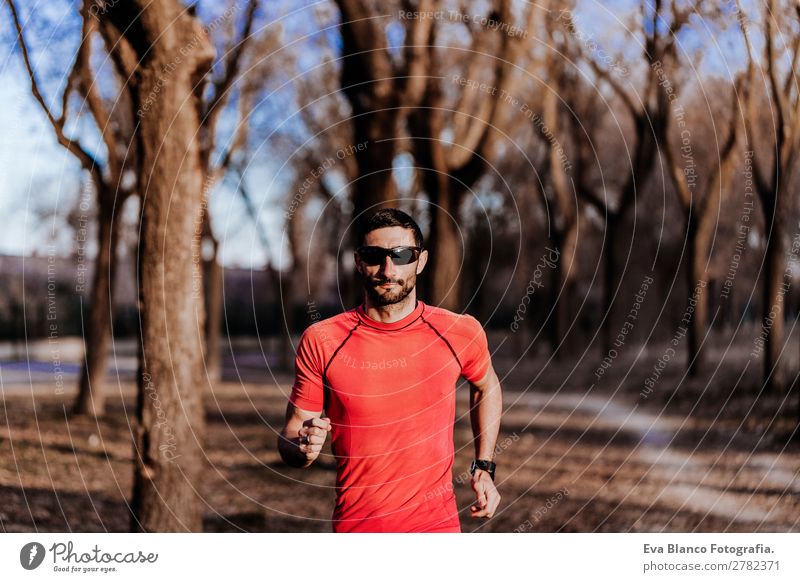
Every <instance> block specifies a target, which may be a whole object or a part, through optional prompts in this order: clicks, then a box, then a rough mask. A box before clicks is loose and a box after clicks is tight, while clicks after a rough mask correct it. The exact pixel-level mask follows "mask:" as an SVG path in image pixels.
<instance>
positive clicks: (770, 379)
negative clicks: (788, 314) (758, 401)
mask: <svg viewBox="0 0 800 582" xmlns="http://www.w3.org/2000/svg"><path fill="white" fill-rule="evenodd" d="M765 214H766V216H770V214H769V213H765ZM783 246H784V245H783V233H782V232H781V228H780V227H779V217H778V216H774V220H773V228H772V231H771V232H770V233H769V236H768V237H767V248H766V251H765V256H764V280H763V297H762V314H763V317H764V321H763V327H762V328H761V332H760V333H761V334H762V335H761V337H762V338H763V340H764V346H763V350H764V369H763V385H764V389H765V391H766V392H773V393H774V392H777V391H780V390H781V389H782V388H783V372H782V369H781V366H780V360H779V358H780V353H781V349H782V343H783V327H784V326H783V318H784V314H783V305H784V292H785V290H784V288H783V285H784V268H785V264H784V256H783ZM773 368H774V369H773Z"/></svg>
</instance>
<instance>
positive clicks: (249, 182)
mask: <svg viewBox="0 0 800 582" xmlns="http://www.w3.org/2000/svg"><path fill="white" fill-rule="evenodd" d="M0 37H2V40H3V42H2V45H0V46H1V47H2V49H1V50H2V52H0V63H1V64H0V81H1V82H0V136H2V139H1V140H0V216H2V217H3V218H4V221H3V228H2V229H0V289H2V293H0V388H2V401H3V407H2V413H1V414H0V496H2V499H3V503H2V505H0V529H2V531H130V530H133V531H281V532H282V531H330V522H329V518H330V513H331V511H332V508H333V499H334V488H333V486H334V479H335V464H334V462H333V459H332V458H331V456H330V449H329V448H327V447H326V449H325V451H324V453H325V454H324V455H323V457H321V458H320V460H319V461H317V462H316V463H314V465H312V467H311V468H309V469H306V470H299V469H292V468H289V467H287V466H285V465H284V464H283V463H282V462H281V461H280V458H279V456H278V454H277V449H276V442H277V432H278V431H279V430H280V428H281V426H282V423H283V415H284V411H285V407H286V398H287V396H288V393H289V390H290V388H291V383H292V377H293V360H294V350H295V348H296V345H297V342H298V339H299V336H300V334H301V333H302V331H303V330H304V329H305V328H306V327H307V326H308V325H310V324H311V323H313V322H314V321H316V320H317V319H319V318H320V317H327V316H329V315H333V314H335V313H338V312H341V311H342V310H344V309H349V308H351V307H354V306H355V305H357V304H358V303H359V301H360V299H359V294H360V290H359V288H358V286H357V282H356V281H355V279H354V277H353V260H352V249H353V223H354V221H355V220H356V219H357V218H358V217H359V216H361V215H362V214H363V213H365V212H369V211H370V210H373V209H376V208H378V207H381V206H395V207H399V208H402V209H404V210H406V211H407V212H409V213H411V214H412V215H413V216H415V217H416V218H417V219H418V221H419V222H420V224H421V225H422V227H423V231H424V234H425V238H426V245H427V246H428V248H429V249H430V253H431V261H430V262H429V265H428V267H427V269H426V272H425V273H424V274H423V275H422V277H421V278H420V280H419V296H420V297H421V298H422V299H423V300H424V301H426V302H428V303H431V304H435V305H440V306H442V307H445V308H448V309H451V310H453V311H457V312H460V313H469V314H472V315H474V316H475V317H476V318H478V319H479V320H480V321H481V323H482V324H483V325H484V327H485V328H486V330H487V335H488V338H489V344H490V348H491V350H492V352H493V361H494V365H495V368H496V369H497V371H498V373H499V375H500V378H501V382H502V385H503V389H504V407H505V410H504V416H503V424H502V428H501V434H500V437H499V439H498V445H497V448H496V462H497V464H498V481H497V484H498V488H499V490H500V493H501V495H502V496H503V500H502V502H501V506H500V508H499V509H498V512H497V514H496V516H495V517H494V518H492V519H491V520H488V521H480V522H478V521H474V520H471V519H470V518H469V512H468V510H467V508H468V506H469V504H470V502H471V501H472V492H471V491H470V489H469V486H468V483H466V482H465V479H464V471H466V470H467V468H468V464H469V461H470V460H471V459H472V456H473V448H472V433H471V429H470V424H469V414H468V387H467V386H466V385H461V386H459V388H458V394H459V397H458V409H457V413H456V432H455V439H456V457H455V463H454V468H453V476H454V482H455V493H456V496H457V499H458V503H459V509H460V510H461V515H462V529H463V530H464V531H502V532H511V531H517V532H532V531H582V532H593V531H622V532H627V531H683V532H694V531H745V532H747V531H797V530H798V528H799V526H798V521H799V520H800V480H798V471H800V454H799V452H798V445H797V442H798V441H797V428H798V420H799V419H800V388H798V385H797V379H798V372H799V371H800V332H798V330H796V329H795V328H796V323H797V317H798V311H799V310H798V307H799V306H800V292H798V287H799V286H800V263H798V257H797V254H798V251H800V230H798V228H800V221H799V220H798V218H800V216H799V213H800V209H798V204H797V200H798V196H797V193H798V176H797V175H796V172H794V168H795V166H796V165H797V161H798V147H800V86H799V85H798V79H797V76H796V73H797V70H798V57H799V56H800V5H798V4H797V3H796V2H789V1H779V0H752V1H747V0H741V2H737V1H730V2H709V1H696V2H689V1H684V0H644V1H641V2H638V1H630V0H614V1H612V2H593V1H584V0H578V1H575V2H570V1H565V2H555V1H554V0H547V1H544V2H537V3H533V2H527V1H516V0H514V1H512V0H491V1H472V0H467V1H465V2H449V1H435V0H417V1H416V2H415V1H412V0H403V1H395V0H390V1H382V2H379V1H377V0H336V1H335V2H334V1H327V0H322V1H319V2H305V1H294V2H286V1H283V0H279V1H274V2H265V1H263V0H262V1H259V0H230V1H228V0H223V1H217V2H211V1H208V0H201V1H199V2H197V3H192V4H190V3H188V2H187V3H182V2H180V1H178V0H160V1H159V2H153V3H149V2H145V1H144V0H113V1H112V0H84V1H83V2H81V1H78V0H76V1H68V0H57V1H52V2H36V1H34V0H4V2H3V6H2V10H1V11H0Z"/></svg>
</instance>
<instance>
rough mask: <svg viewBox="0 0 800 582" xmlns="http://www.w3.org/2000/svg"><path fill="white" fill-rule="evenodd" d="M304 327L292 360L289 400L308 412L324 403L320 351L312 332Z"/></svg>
mask: <svg viewBox="0 0 800 582" xmlns="http://www.w3.org/2000/svg"><path fill="white" fill-rule="evenodd" d="M310 330H311V328H308V329H306V331H305V332H303V335H302V336H301V337H300V345H299V346H298V347H297V357H296V358H295V362H294V370H295V372H294V385H293V386H292V393H291V395H290V396H289V402H291V403H292V404H294V405H295V406H296V407H297V408H301V409H303V410H308V411H309V412H319V411H321V410H322V407H323V403H324V388H323V384H322V372H323V363H322V351H321V346H320V345H319V343H318V342H317V341H316V338H315V336H314V334H313V333H312V332H311V331H310Z"/></svg>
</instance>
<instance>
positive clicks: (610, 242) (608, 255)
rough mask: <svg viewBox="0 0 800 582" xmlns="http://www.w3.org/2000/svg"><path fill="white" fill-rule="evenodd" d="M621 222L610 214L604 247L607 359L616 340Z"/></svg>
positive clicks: (604, 315) (604, 337)
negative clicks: (617, 259) (615, 286)
mask: <svg viewBox="0 0 800 582" xmlns="http://www.w3.org/2000/svg"><path fill="white" fill-rule="evenodd" d="M619 222H620V220H619V216H618V215H616V214H611V213H609V214H608V218H607V220H606V241H605V245H604V246H603V271H604V276H603V317H604V319H603V355H602V356H601V357H605V356H606V355H607V354H608V352H609V350H611V342H612V341H613V339H614V331H613V328H612V326H613V325H614V317H613V315H614V313H613V308H614V283H615V282H616V276H617V265H616V255H615V253H614V251H615V247H616V244H617V243H616V240H617V234H616V233H617V228H618V223H619Z"/></svg>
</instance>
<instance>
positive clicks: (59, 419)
mask: <svg viewBox="0 0 800 582" xmlns="http://www.w3.org/2000/svg"><path fill="white" fill-rule="evenodd" d="M657 353H658V350H654V351H653V352H652V354H650V355H649V356H648V354H646V353H645V354H644V356H642V354H641V353H640V354H638V355H637V356H636V357H638V358H641V359H642V361H643V362H647V365H636V366H630V365H629V364H630V361H624V359H622V358H621V359H620V360H619V361H617V362H615V365H614V368H615V369H614V370H610V371H609V372H610V373H609V374H608V376H607V377H604V378H603V382H602V383H594V375H593V373H594V371H595V368H596V360H597V358H593V359H590V358H584V359H582V361H581V362H580V363H579V364H577V365H575V363H574V362H568V361H562V362H556V363H554V362H549V363H548V362H547V358H546V357H545V356H541V357H537V358H530V357H528V358H525V359H523V360H522V361H521V362H520V363H517V360H516V359H515V358H514V357H512V356H506V357H505V358H496V359H495V366H496V368H497V369H498V372H499V373H500V374H501V376H502V378H503V386H504V400H505V407H506V412H505V415H504V417H503V427H502V432H501V435H500V438H499V440H498V449H497V452H498V454H497V458H496V462H497V464H498V469H497V473H498V477H497V485H498V488H499V490H500V493H501V495H502V497H503V499H502V502H501V505H500V508H499V509H498V512H497V514H496V515H495V516H494V518H492V519H491V520H488V521H487V520H481V521H477V520H473V519H471V518H470V517H469V505H470V503H471V502H472V501H473V497H472V492H471V491H470V489H469V485H468V482H467V481H465V482H464V483H462V484H458V483H457V484H456V488H455V490H456V495H457V499H458V504H459V509H460V510H461V516H462V517H461V520H462V529H463V531H465V532H469V531H482V532H512V531H522V532H555V531H562V532H594V531H610V532H661V531H669V532H692V531H704V532H707V531H728V532H756V531H759V532H760V531H763V532H784V531H800V476H799V473H798V471H800V446H798V444H797V441H796V439H795V438H793V437H796V432H795V429H796V423H795V417H796V407H797V396H796V393H792V392H789V393H788V397H787V393H782V394H775V395H769V394H763V393H760V392H759V388H758V377H757V370H755V369H750V370H746V371H745V372H746V373H745V374H742V370H741V369H738V368H736V366H730V369H725V368H724V367H723V368H720V369H719V370H715V372H714V375H713V376H706V377H705V378H702V379H698V380H693V381H689V380H687V379H685V378H683V371H682V370H681V369H680V368H681V366H680V365H678V364H677V363H676V364H675V365H673V366H672V367H671V368H670V369H669V370H666V371H665V375H664V376H662V377H661V378H660V379H659V382H658V384H657V385H656V386H655V388H654V389H653V390H652V392H650V393H648V394H647V396H646V397H643V396H642V392H641V390H642V383H643V381H644V380H645V379H646V377H647V375H648V374H649V373H650V366H649V363H650V360H652V359H653V358H654V357H656V356H657ZM631 357H633V356H631ZM228 377H230V376H228ZM266 378H269V374H265V381H263V382H256V381H252V377H251V378H248V380H247V381H246V382H235V381H226V382H224V383H222V384H221V385H220V386H218V387H217V388H216V389H215V391H214V393H213V394H209V395H208V397H207V409H208V417H207V419H208V422H207V434H206V444H205V448H206V451H207V455H208V466H207V468H206V472H205V475H206V478H205V479H203V482H202V493H203V496H204V499H205V503H206V507H205V519H204V523H205V529H206V530H207V531H268V532H290V531H323V532H324V531H331V526H330V522H329V518H330V514H331V511H332V508H333V500H334V489H333V485H334V478H335V470H334V465H333V463H332V462H330V459H327V460H321V461H318V462H317V463H315V464H314V465H312V467H311V468H309V469H305V470H301V469H293V468H289V467H286V466H285V465H283V463H282V462H281V461H280V458H279V456H278V453H277V450H276V431H277V430H279V429H280V427H281V425H282V421H283V414H284V410H285V403H286V396H287V394H288V390H289V386H290V383H291V377H290V376H288V375H280V376H276V377H275V381H273V380H269V381H267V379H266ZM593 383H594V384H593ZM111 390H112V391H113V392H114V394H112V395H111V396H110V398H109V405H108V413H107V414H106V416H105V417H104V418H102V419H101V420H99V421H94V420H88V419H73V418H69V417H68V416H67V414H66V411H68V410H69V405H70V403H71V401H72V398H73V395H72V394H71V393H67V394H64V395H55V394H54V393H53V390H52V387H49V386H47V385H42V384H31V385H28V386H26V385H16V386H10V385H7V384H4V385H3V402H2V409H0V499H2V500H3V503H2V504H0V530H2V531H8V532H12V531H36V530H38V531H40V532H45V531H75V532H83V531H127V529H128V524H129V515H130V514H129V507H128V501H129V500H130V492H131V488H132V474H133V468H132V467H133V466H132V459H133V448H132V439H131V428H130V427H131V425H132V424H133V415H134V411H135V408H134V402H135V398H134V386H133V384H132V383H130V382H126V383H122V384H121V391H120V387H119V386H118V385H117V384H111ZM467 394H468V388H467V386H466V385H462V386H460V388H459V401H458V411H457V422H456V433H455V437H456V459H455V466H454V471H453V474H454V478H457V477H458V475H459V474H461V473H462V472H463V471H465V470H466V468H467V467H468V465H469V462H470V460H471V459H472V455H473V446H472V442H471V438H472V435H471V430H470V424H469V416H468V414H467ZM793 394H794V395H793ZM326 447H327V446H326ZM324 453H328V454H329V453H330V449H329V448H327V449H326V450H325V451H324Z"/></svg>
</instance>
